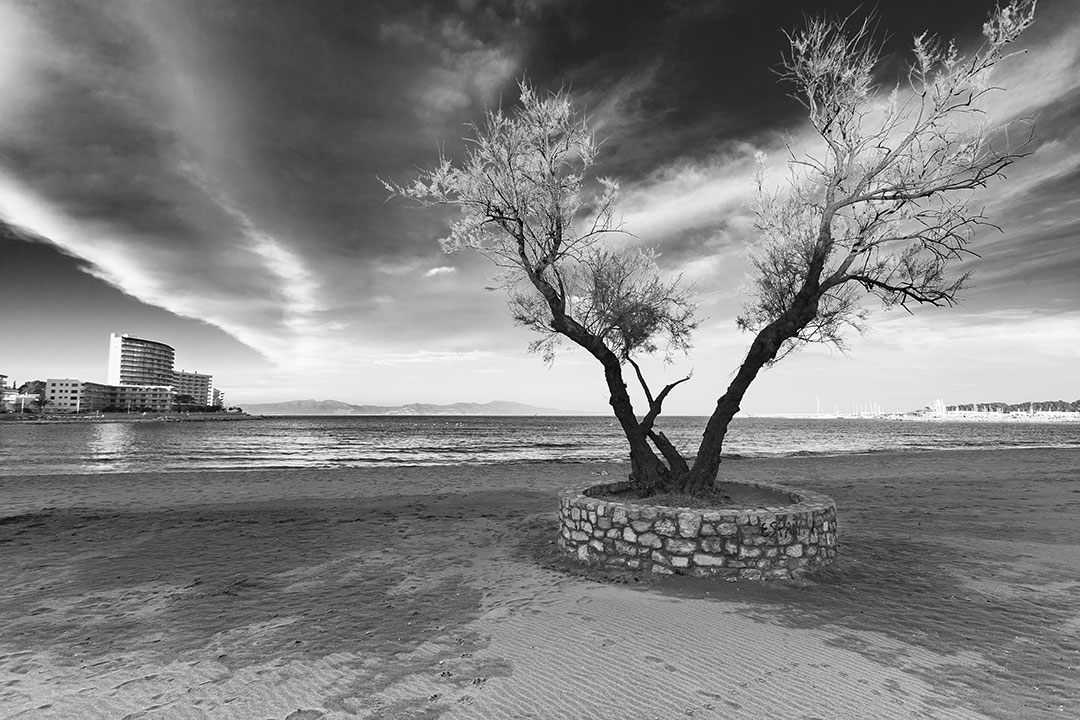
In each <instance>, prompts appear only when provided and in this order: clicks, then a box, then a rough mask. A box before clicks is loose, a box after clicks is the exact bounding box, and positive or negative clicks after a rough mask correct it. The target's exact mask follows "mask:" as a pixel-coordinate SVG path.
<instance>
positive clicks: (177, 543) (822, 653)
mask: <svg viewBox="0 0 1080 720" xmlns="http://www.w3.org/2000/svg"><path fill="white" fill-rule="evenodd" d="M624 473H625V470H624V468H622V467H621V466H617V465H585V464H542V465H501V466H486V467H445V468H432V467H428V468H401V469H390V470H385V469H381V470H366V469H365V470H355V469H340V470H331V471H313V470H304V471H272V472H270V471H265V472H264V471H257V472H227V473H226V472H222V473H170V474H117V475H96V476H92V475H78V476H51V477H42V478H29V477H3V476H0V557H2V562H0V628H2V629H3V630H2V633H0V718H20V719H23V718H26V719H31V718H33V719H37V718H130V719H132V720H134V719H136V718H139V719H143V718H146V719H151V718H206V717H212V718H237V719H245V720H246V719H249V718H251V719H257V720H270V719H275V720H286V719H289V720H311V719H314V718H326V719H327V720H329V719H331V718H436V717H438V718H591V717H634V718H675V717H695V718H743V719H756V718H784V719H785V720H799V719H802V720H812V719H819V720H833V719H844V718H886V719H888V718H949V719H957V720H960V719H964V720H967V719H971V720H975V719H978V718H995V719H998V718H1000V719H1002V720H1004V719H1006V718H1008V719H1010V720H1011V719H1014V718H1040V719H1041V718H1076V717H1080V522H1077V519H1078V518H1080V450H1007V451H1000V450H993V451H990V450H987V451H954V452H934V453H918V454H916V453H907V454H879V455H869V456H845V457H809V458H790V459H767V460H766V459H753V460H734V461H729V462H725V463H724V465H723V467H722V468H721V473H722V476H723V478H724V479H731V480H755V481H774V482H777V481H778V482H784V483H786V484H789V485H791V486H794V487H802V488H806V489H810V490H815V491H818V492H823V493H826V494H828V495H830V496H832V497H833V498H834V499H835V500H836V503H837V508H838V518H839V524H840V559H839V560H838V561H837V562H836V563H835V564H834V565H832V566H831V567H830V568H828V569H827V570H825V571H824V572H823V573H821V574H820V575H818V576H815V577H811V578H808V579H805V580H802V581H791V582H774V583H769V584H764V585H763V584H757V583H747V582H738V583H727V582H723V581H717V580H695V579H689V578H666V579H655V578H651V577H641V576H634V575H629V574H622V575H620V574H611V575H608V576H600V575H596V574H590V573H589V572H585V571H577V570H574V569H573V568H572V567H570V566H568V565H567V564H566V563H564V562H563V561H561V560H560V558H559V557H558V555H557V553H556V552H555V548H554V544H553V541H554V536H555V532H554V528H555V521H554V516H555V509H556V500H555V495H554V493H555V491H556V490H558V489H559V488H562V487H564V486H567V485H573V484H577V483H586V482H590V481H592V480H596V481H601V480H606V479H611V478H618V477H620V476H622V475H623V474H624Z"/></svg>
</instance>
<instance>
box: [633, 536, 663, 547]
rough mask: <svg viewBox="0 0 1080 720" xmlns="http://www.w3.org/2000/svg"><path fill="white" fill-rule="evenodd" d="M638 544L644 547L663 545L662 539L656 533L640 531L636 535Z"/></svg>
mask: <svg viewBox="0 0 1080 720" xmlns="http://www.w3.org/2000/svg"><path fill="white" fill-rule="evenodd" d="M637 541H638V545H644V546H645V547H651V548H658V547H661V546H663V544H664V541H663V540H661V539H660V538H659V536H657V535H656V533H651V532H648V533H641V534H640V535H638V537H637Z"/></svg>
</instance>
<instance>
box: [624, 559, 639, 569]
mask: <svg viewBox="0 0 1080 720" xmlns="http://www.w3.org/2000/svg"><path fill="white" fill-rule="evenodd" d="M626 567H628V568H630V569H631V570H637V569H638V568H639V567H641V561H640V560H638V559H636V558H635V559H633V560H627V561H626Z"/></svg>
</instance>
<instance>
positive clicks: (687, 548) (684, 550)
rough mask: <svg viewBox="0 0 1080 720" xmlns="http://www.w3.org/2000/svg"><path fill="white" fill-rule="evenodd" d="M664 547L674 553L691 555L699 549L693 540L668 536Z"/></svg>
mask: <svg viewBox="0 0 1080 720" xmlns="http://www.w3.org/2000/svg"><path fill="white" fill-rule="evenodd" d="M664 549H665V550H667V551H668V552H669V553H671V554H673V555H689V554H690V553H692V552H694V551H695V550H697V543H695V542H693V541H691V540H679V539H677V538H668V539H666V540H664Z"/></svg>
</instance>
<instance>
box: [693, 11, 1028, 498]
mask: <svg viewBox="0 0 1080 720" xmlns="http://www.w3.org/2000/svg"><path fill="white" fill-rule="evenodd" d="M1034 11H1035V0H1018V1H1015V2H1012V3H1010V4H1009V5H1007V6H1006V7H1004V8H998V9H995V10H994V12H992V13H991V15H990V17H989V19H988V20H987V22H986V23H985V24H984V26H983V34H984V42H983V44H982V46H981V47H980V48H979V49H978V50H976V51H975V52H974V53H973V54H971V55H970V56H966V57H964V56H961V54H960V53H959V52H958V50H957V48H956V46H955V45H954V44H951V43H950V44H943V43H941V42H940V41H937V40H935V39H934V38H931V37H929V36H927V35H926V34H923V35H920V36H918V37H916V38H915V40H914V61H913V63H912V65H911V67H910V70H909V72H908V76H907V81H906V84H905V85H903V86H901V85H897V86H896V87H894V88H892V90H891V92H890V93H888V94H887V95H884V96H882V94H881V93H880V91H879V88H878V87H877V85H876V83H875V80H874V71H875V69H876V68H877V66H878V64H879V59H880V56H879V51H878V48H877V47H876V46H875V45H874V43H873V38H872V31H871V25H870V24H869V22H864V23H863V24H861V25H859V26H857V27H854V28H850V27H849V26H848V23H847V22H845V21H829V20H821V19H818V20H811V21H809V23H808V25H807V27H806V28H805V29H804V30H802V31H801V32H798V33H796V34H795V35H793V36H789V39H790V43H791V53H790V55H788V56H787V57H786V58H785V61H784V64H783V70H782V75H783V77H784V78H785V79H786V80H788V81H790V82H791V83H792V84H793V85H794V86H795V95H794V97H796V98H797V99H798V100H799V102H801V103H802V104H803V106H804V107H805V108H806V110H807V112H808V114H809V119H810V124H811V126H812V127H813V129H814V131H815V134H816V137H817V138H818V140H819V143H820V145H821V149H820V152H819V153H818V154H804V155H798V154H795V153H791V155H790V157H789V160H788V170H789V172H788V183H787V186H786V187H784V188H782V189H779V190H774V189H770V188H769V187H768V186H767V184H766V182H765V179H764V177H763V176H759V182H758V187H757V192H756V195H755V198H754V203H753V205H754V211H755V214H756V217H757V222H756V228H757V230H758V232H759V233H760V243H759V246H758V248H757V250H756V252H755V253H754V254H753V258H752V260H753V266H754V270H755V275H754V277H753V280H752V287H751V290H752V293H751V294H752V298H751V299H750V301H749V302H748V303H747V304H746V306H745V308H744V311H743V313H742V315H741V316H740V317H739V319H738V323H739V326H740V327H742V328H744V329H747V330H750V331H752V332H755V333H756V335H755V337H754V340H753V341H752V343H751V345H750V348H749V350H748V352H747V354H746V357H745V359H744V360H743V363H742V365H741V366H740V367H739V369H738V371H737V372H736V374H735V376H734V378H733V380H732V381H731V383H730V385H729V386H728V388H727V391H726V392H725V393H724V394H723V395H722V396H721V397H720V398H719V400H718V401H717V404H716V409H715V410H714V412H713V414H712V416H711V417H710V418H709V421H708V424H707V426H706V429H705V433H704V435H703V437H702V442H701V444H700V446H699V449H698V453H697V457H696V460H695V462H694V465H693V467H692V468H691V471H690V473H689V474H688V475H687V477H686V480H685V482H684V483H683V488H684V490H686V491H688V492H698V491H701V490H702V489H703V488H705V487H707V486H709V485H711V484H712V483H713V482H714V480H715V478H716V475H717V472H718V469H719V464H720V451H721V448H722V447H723V442H724V436H725V435H726V433H727V429H728V425H729V423H730V422H731V419H732V418H733V417H734V416H735V415H736V414H737V413H738V412H739V406H740V403H741V402H742V399H743V396H744V394H745V393H746V391H747V389H748V388H749V387H750V384H751V383H752V382H753V380H754V378H756V377H757V375H758V372H759V371H760V370H761V369H762V368H763V367H765V366H767V365H769V364H771V363H773V362H775V361H776V360H777V359H779V358H781V357H783V356H784V355H785V354H786V353H787V352H789V351H791V350H793V349H795V348H797V347H798V346H800V345H803V344H805V343H810V342H823V343H832V344H834V345H837V346H840V347H842V346H843V332H844V330H845V329H846V328H848V327H854V328H856V329H861V327H862V322H863V320H864V319H865V318H866V308H865V306H864V305H863V304H862V301H863V299H864V298H865V297H866V296H867V295H869V296H874V297H876V298H877V299H878V300H880V302H881V303H883V304H884V306H885V307H892V306H900V307H903V308H905V309H908V308H910V306H913V305H937V306H942V305H947V306H951V305H953V304H954V303H955V302H956V300H957V297H958V293H959V292H960V291H961V289H962V288H963V287H964V283H965V281H966V280H967V279H968V276H969V274H961V275H959V276H956V277H953V276H951V275H950V272H949V271H950V269H951V267H950V266H952V265H954V264H955V263H956V262H958V261H960V260H962V259H963V258H964V257H965V256H969V255H973V254H974V253H973V252H972V251H971V250H970V249H969V248H968V244H969V242H970V240H971V238H972V234H973V232H974V231H975V230H976V229H977V228H978V227H979V226H981V225H985V224H987V220H986V218H985V217H984V215H983V212H982V209H981V208H980V207H977V206H975V205H974V204H973V202H972V201H973V196H974V193H975V191H976V190H978V189H980V188H982V187H984V186H986V184H987V183H988V182H989V181H991V180H992V179H994V178H998V177H1001V176H1002V173H1003V171H1004V170H1005V168H1007V167H1008V166H1009V165H1010V164H1012V163H1013V162H1014V161H1016V160H1017V159H1018V158H1019V157H1021V156H1022V153H1023V150H1024V146H1025V142H1026V140H1028V139H1029V138H1030V126H1029V125H1025V128H1024V129H1025V131H1026V132H1025V138H1024V141H1021V142H1019V143H1016V142H1013V141H1012V139H1011V138H1010V137H1009V134H1010V133H1009V130H1010V128H1009V127H993V126H991V125H990V124H989V123H988V122H987V117H986V114H985V112H984V110H983V109H982V108H981V107H980V102H981V101H982V100H983V99H984V98H985V96H986V95H987V94H988V93H990V92H992V91H994V90H996V89H997V88H995V87H994V86H993V85H991V83H990V74H991V70H992V69H993V68H994V67H995V66H996V65H997V64H998V63H999V62H1001V61H1002V60H1003V59H1004V58H1006V57H1007V55H1008V50H1009V46H1010V45H1011V44H1012V43H1013V42H1014V41H1015V40H1016V39H1017V37H1018V36H1019V35H1020V33H1021V32H1023V31H1024V30H1025V29H1026V28H1027V27H1028V26H1029V25H1030V24H1031V23H1032V22H1033V20H1034Z"/></svg>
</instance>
